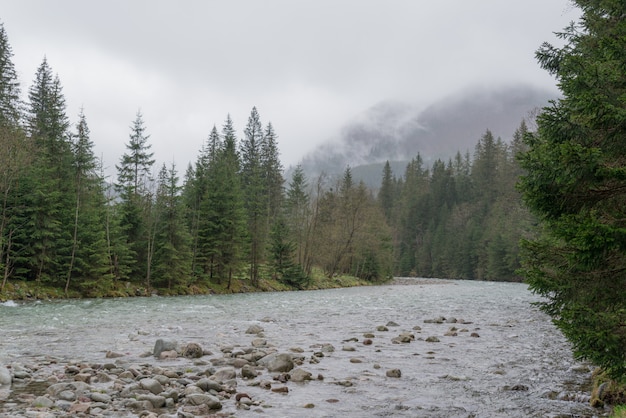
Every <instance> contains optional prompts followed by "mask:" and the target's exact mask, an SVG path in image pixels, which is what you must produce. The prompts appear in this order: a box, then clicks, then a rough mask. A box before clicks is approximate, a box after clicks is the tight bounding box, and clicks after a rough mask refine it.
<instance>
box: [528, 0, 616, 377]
mask: <svg viewBox="0 0 626 418" xmlns="http://www.w3.org/2000/svg"><path fill="white" fill-rule="evenodd" d="M574 3H575V4H576V5H577V6H579V7H580V8H581V10H582V18H581V20H580V22H578V23H577V24H572V25H571V26H569V27H567V28H566V29H565V30H564V31H563V32H562V33H561V34H560V37H561V38H562V39H563V40H564V42H565V44H564V46H563V47H561V48H557V47H554V46H552V45H550V44H547V43H545V44H543V45H542V46H541V48H540V49H539V50H538V52H537V58H538V60H539V63H540V64H541V66H542V68H544V69H545V70H547V71H548V72H549V73H551V74H553V75H554V76H555V77H556V79H557V80H558V83H559V88H560V90H561V92H562V98H561V99H559V100H557V101H554V102H552V104H551V105H550V106H549V107H546V108H544V109H543V110H542V112H541V114H540V115H539V117H538V120H537V124H538V130H537V133H536V134H535V135H526V137H525V143H526V145H527V146H528V151H527V152H525V153H523V154H522V159H521V161H522V166H523V168H524V169H525V170H526V171H527V173H526V174H525V175H524V176H523V177H522V180H521V182H520V189H521V190H522V192H523V195H524V200H525V202H526V203H527V204H528V206H529V207H530V208H531V210H532V211H533V212H534V213H535V214H536V215H537V216H538V217H539V218H540V220H541V221H542V225H543V227H544V234H543V235H542V236H541V237H539V238H537V239H534V240H529V241H527V242H526V243H525V256H524V270H523V272H524V275H525V276H526V278H527V280H528V282H529V284H530V287H531V289H532V290H533V291H535V292H537V293H539V294H541V295H543V296H544V297H545V298H546V299H545V301H544V302H542V304H541V306H542V307H543V309H544V310H545V311H546V312H547V313H548V314H550V315H551V316H552V318H553V321H554V322H555V323H556V325H557V326H558V327H559V328H560V329H561V330H562V331H563V333H564V334H565V336H566V337H567V338H568V339H569V341H570V342H571V343H572V345H573V348H574V353H575V354H576V355H577V356H578V357H580V358H586V359H589V360H591V361H592V362H593V363H595V364H596V365H599V366H601V367H602V368H604V369H605V370H607V371H608V372H609V373H610V375H611V376H613V377H615V378H619V379H624V377H626V332H625V331H626V327H625V324H626V292H624V289H626V269H625V268H624V266H626V223H625V221H624V220H625V219H626V192H625V190H626V163H625V160H624V155H626V141H625V140H624V138H625V137H626V123H625V122H624V121H625V120H626V96H625V94H624V92H625V91H626V70H625V69H626V8H625V6H624V3H623V2H618V1H597V0H593V1H592V0H575V1H574Z"/></svg>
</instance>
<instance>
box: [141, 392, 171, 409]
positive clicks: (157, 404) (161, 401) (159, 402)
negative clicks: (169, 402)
mask: <svg viewBox="0 0 626 418" xmlns="http://www.w3.org/2000/svg"><path fill="white" fill-rule="evenodd" d="M137 400H138V401H148V402H150V403H151V404H152V406H153V407H154V408H163V407H164V406H165V396H160V395H153V394H146V395H139V396H137Z"/></svg>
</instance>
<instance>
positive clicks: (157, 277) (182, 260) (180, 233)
mask: <svg viewBox="0 0 626 418" xmlns="http://www.w3.org/2000/svg"><path fill="white" fill-rule="evenodd" d="M180 191H181V187H180V186H179V185H178V174H177V172H176V166H175V165H174V164H172V165H171V167H170V168H169V169H168V168H167V167H166V166H165V164H164V165H163V167H162V168H161V170H160V171H159V176H158V185H157V194H156V212H157V215H156V220H157V230H156V237H155V254H154V274H153V277H154V282H155V284H156V285H157V286H161V287H167V289H172V287H173V286H179V285H185V284H187V283H188V282H189V277H190V273H191V252H190V247H189V242H190V237H189V234H188V232H187V229H186V228H185V225H184V216H183V215H184V212H183V205H182V199H181V195H180Z"/></svg>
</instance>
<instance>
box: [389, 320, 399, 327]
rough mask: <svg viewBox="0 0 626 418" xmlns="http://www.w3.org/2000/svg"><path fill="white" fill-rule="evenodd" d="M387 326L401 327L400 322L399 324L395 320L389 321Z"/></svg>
mask: <svg viewBox="0 0 626 418" xmlns="http://www.w3.org/2000/svg"><path fill="white" fill-rule="evenodd" d="M387 326H388V327H399V326H400V324H398V323H397V322H394V321H389V322H387Z"/></svg>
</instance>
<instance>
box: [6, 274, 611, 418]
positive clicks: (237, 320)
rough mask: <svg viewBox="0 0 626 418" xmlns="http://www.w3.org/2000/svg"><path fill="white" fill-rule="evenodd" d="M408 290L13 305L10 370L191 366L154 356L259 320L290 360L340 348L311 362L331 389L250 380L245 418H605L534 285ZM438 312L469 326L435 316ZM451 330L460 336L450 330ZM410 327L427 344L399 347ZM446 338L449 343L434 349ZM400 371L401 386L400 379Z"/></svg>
mask: <svg viewBox="0 0 626 418" xmlns="http://www.w3.org/2000/svg"><path fill="white" fill-rule="evenodd" d="M399 282H400V284H395V285H382V286H372V287H357V288H344V289H332V290H320V291H306V292H277V293H248V294H236V295H219V296H218V295H209V296H189V297H187V296H185V297H167V298H165V297H148V298H126V299H98V300H95V299H88V300H58V301H49V302H48V301H47V302H35V303H31V302H29V303H21V302H20V303H13V302H7V303H4V304H0V363H4V364H11V363H15V362H25V363H27V362H33V361H36V359H38V358H42V357H44V356H52V357H57V358H60V359H64V360H71V359H74V360H78V361H90V362H101V363H102V362H105V361H108V360H105V353H106V352H107V351H114V352H119V353H123V354H124V357H122V358H121V360H122V361H126V362H137V363H155V364H161V363H163V362H167V364H174V365H176V363H177V362H179V363H180V364H184V362H189V361H190V360H189V359H185V358H178V359H174V360H165V361H164V360H156V359H154V358H153V357H143V356H142V355H143V354H145V353H149V352H152V350H153V347H154V344H155V341H156V340H157V339H159V338H164V339H173V340H177V341H179V342H180V343H183V344H184V343H189V342H195V343H198V344H200V345H201V346H202V347H203V348H204V350H205V351H207V350H208V351H211V352H213V353H216V355H217V353H219V354H220V355H221V350H222V349H223V348H224V347H225V346H234V347H237V346H240V347H249V346H250V345H251V343H252V340H253V339H254V338H257V336H256V335H249V334H246V333H245V331H246V330H247V329H248V328H249V327H250V326H251V325H254V324H257V325H260V326H261V327H262V328H263V329H264V332H263V334H264V338H265V339H266V340H267V342H268V344H271V345H273V346H275V347H276V348H277V349H278V351H281V352H289V350H290V349H293V348H297V349H298V351H299V350H300V349H301V350H302V351H303V352H302V353H301V354H300V355H302V356H305V357H306V358H307V359H309V358H310V357H311V356H312V355H313V353H314V352H318V351H319V350H320V347H321V345H322V344H331V345H332V346H333V347H334V348H335V350H334V351H333V352H330V353H326V356H325V357H324V358H322V359H321V361H320V362H319V363H318V364H314V363H310V362H308V361H305V362H304V364H303V365H302V366H301V367H302V368H303V369H305V370H307V371H309V372H311V373H312V374H313V376H314V377H317V376H318V375H322V376H323V379H322V380H312V381H309V382H305V383H289V384H288V386H289V393H288V394H280V393H273V392H268V391H264V390H263V389H261V388H259V387H258V386H249V387H247V386H246V383H245V382H243V381H239V384H238V390H242V391H245V392H247V393H249V394H250V395H251V396H252V397H253V398H255V397H258V398H263V399H264V402H265V403H266V404H267V405H266V406H268V407H267V408H264V410H263V411H259V410H258V409H256V410H247V411H246V410H233V411H231V412H232V414H233V415H235V416H238V417H239V416H241V417H258V416H271V417H300V416H307V417H355V418H356V417H359V418H360V417H574V416H575V417H591V416H603V414H605V412H604V411H603V410H597V409H593V408H591V407H590V406H589V405H588V403H586V402H584V400H585V397H586V395H588V392H589V390H590V388H589V381H590V376H591V368H590V367H588V366H587V365H585V364H581V363H579V362H576V361H575V360H573V358H572V353H571V349H570V347H569V345H568V343H567V342H566V340H565V339H564V337H563V336H562V335H561V334H560V332H559V331H558V330H557V329H556V328H555V327H554V326H553V325H552V323H551V322H550V319H549V318H548V317H547V316H546V315H545V314H543V313H541V312H540V311H539V310H538V309H537V308H536V307H535V306H533V305H532V302H536V301H538V300H539V298H538V297H537V296H536V295H533V294H532V293H531V292H529V291H528V289H527V286H526V285H523V284H519V283H493V282H474V281H453V280H425V279H403V280H401V281H399ZM438 317H444V318H446V320H447V321H451V320H452V318H455V319H456V320H457V323H451V322H443V323H436V322H431V321H430V320H432V319H435V318H438ZM425 321H426V322H425ZM461 321H462V323H461ZM394 323H395V324H394ZM396 324H397V325H396ZM379 326H386V327H387V329H388V331H384V330H378V327H379ZM416 326H417V327H419V328H421V330H420V329H414V328H415V327H416ZM451 327H455V328H456V335H453V334H451V335H445V334H446V333H447V332H448V331H449V330H450V328H451ZM381 329H382V328H381ZM404 331H408V332H410V333H413V334H414V335H415V340H414V341H411V342H409V343H394V342H393V341H392V339H393V338H394V337H397V336H398V335H399V334H400V333H402V332H404ZM366 333H372V334H374V338H371V340H372V342H373V343H372V344H371V345H364V344H363V340H364V339H365V338H364V334H366ZM433 336H434V337H437V339H438V340H439V342H427V341H426V339H427V338H428V337H433ZM210 358H211V357H210V356H209V357H208V356H204V357H203V360H206V361H209V360H210ZM391 369H399V370H400V371H401V377H387V375H386V371H388V370H391ZM581 401H582V402H581ZM307 404H308V406H309V409H304V408H303V407H304V405H307ZM0 409H1V406H0ZM223 412H228V411H223ZM129 416H132V415H129Z"/></svg>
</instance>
